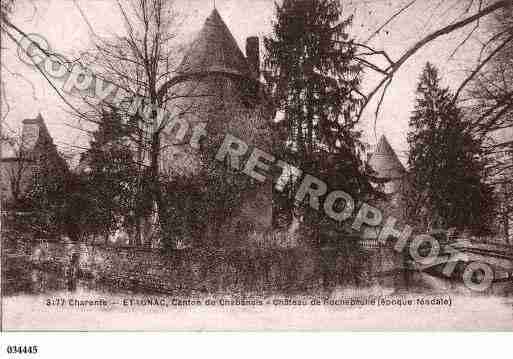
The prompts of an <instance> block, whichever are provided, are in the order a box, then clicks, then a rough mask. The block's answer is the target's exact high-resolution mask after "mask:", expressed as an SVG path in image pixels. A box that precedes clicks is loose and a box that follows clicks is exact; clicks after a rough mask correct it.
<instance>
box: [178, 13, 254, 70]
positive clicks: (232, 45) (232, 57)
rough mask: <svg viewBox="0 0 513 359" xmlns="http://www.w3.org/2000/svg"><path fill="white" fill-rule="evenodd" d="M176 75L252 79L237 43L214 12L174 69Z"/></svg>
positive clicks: (219, 16)
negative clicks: (216, 75) (214, 75)
mask: <svg viewBox="0 0 513 359" xmlns="http://www.w3.org/2000/svg"><path fill="white" fill-rule="evenodd" d="M177 72H178V74H179V75H192V74H201V73H209V72H221V73H227V74H234V75H238V76H243V77H246V78H251V70H250V67H249V65H248V62H247V61H246V58H245V57H244V54H243V53H242V51H241V50H240V48H239V46H238V45H237V41H235V38H234V37H233V35H232V33H231V32H230V30H229V29H228V27H227V26H226V24H225V22H224V21H223V19H222V18H221V15H219V12H218V11H217V10H216V9H214V10H213V11H212V13H211V14H210V16H209V17H208V18H207V20H206V21H205V24H204V25H203V28H202V29H201V31H200V32H199V34H198V35H197V37H196V39H195V40H194V42H193V43H192V45H191V47H190V48H189V50H188V51H187V53H186V54H185V57H184V59H183V60H182V63H181V64H180V66H179V67H178V70H177Z"/></svg>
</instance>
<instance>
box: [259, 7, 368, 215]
mask: <svg viewBox="0 0 513 359" xmlns="http://www.w3.org/2000/svg"><path fill="white" fill-rule="evenodd" d="M276 16H277V19H276V22H275V23H274V27H273V30H274V31H273V36H272V37H270V38H266V39H265V48H266V52H267V57H266V61H265V65H266V68H267V70H266V72H265V74H266V80H267V83H268V84H269V85H270V91H271V93H272V95H273V97H274V100H275V102H276V104H277V106H278V111H279V113H281V114H282V115H283V116H280V117H282V120H281V121H279V122H278V123H277V124H276V126H275V131H276V132H277V133H276V134H275V137H276V138H277V141H276V142H277V143H276V144H275V147H276V149H275V150H276V151H277V152H278V153H280V156H281V157H282V158H283V157H285V159H286V160H287V161H289V162H292V163H294V164H295V165H297V166H298V167H300V168H301V169H302V170H303V171H307V172H310V173H315V174H316V175H317V176H319V177H320V178H322V179H323V180H325V181H326V182H327V183H328V184H329V185H332V186H336V187H337V188H340V186H341V185H344V186H345V188H343V189H344V190H345V191H347V192H348V193H350V194H351V195H353V196H354V197H355V198H362V197H364V196H365V195H366V194H368V193H369V192H371V191H372V188H371V186H370V184H369V181H368V178H369V177H368V176H367V173H366V169H365V168H364V166H363V162H362V160H361V158H360V156H359V151H360V150H361V149H363V147H362V144H361V142H360V137H361V133H360V132H359V131H357V130H356V128H355V126H356V124H357V116H356V113H357V110H358V109H359V107H360V106H361V104H362V96H361V95H360V91H359V87H360V82H361V74H362V70H361V66H360V65H359V64H358V63H357V61H356V60H355V56H356V53H355V52H356V51H355V46H354V45H353V43H352V40H350V38H349V34H348V33H347V28H348V27H349V26H350V24H351V21H352V18H351V17H349V18H347V19H343V18H342V11H341V6H340V2H339V1H336V0H285V1H284V2H283V4H282V5H281V6H280V5H276ZM290 192H291V193H293V192H294V189H293V188H292V189H291V191H290ZM289 197H290V196H289ZM280 200H281V199H277V201H280ZM290 200H293V199H291V198H288V199H287V198H285V201H290ZM279 207H280V208H291V206H289V205H287V204H286V203H283V204H280V205H279ZM285 217H287V215H285Z"/></svg>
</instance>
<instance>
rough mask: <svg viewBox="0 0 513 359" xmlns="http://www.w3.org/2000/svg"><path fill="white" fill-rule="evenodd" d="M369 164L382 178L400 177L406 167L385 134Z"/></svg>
mask: <svg viewBox="0 0 513 359" xmlns="http://www.w3.org/2000/svg"><path fill="white" fill-rule="evenodd" d="M369 165H370V166H371V167H372V168H373V169H374V171H376V172H377V175H378V177H380V178H390V179H393V178H400V177H402V176H403V175H404V174H405V172H406V169H405V168H404V166H403V164H402V163H401V161H399V158H398V157H397V154H396V153H395V151H394V149H393V148H392V146H390V143H389V142H388V140H387V138H386V137H385V136H384V135H383V136H381V138H380V139H379V142H378V145H377V146H376V150H375V151H374V153H373V154H372V156H371V158H370V160H369Z"/></svg>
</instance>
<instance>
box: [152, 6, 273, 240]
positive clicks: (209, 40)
mask: <svg viewBox="0 0 513 359" xmlns="http://www.w3.org/2000/svg"><path fill="white" fill-rule="evenodd" d="M257 42H258V39H256V38H254V37H252V38H250V39H248V46H247V50H248V59H249V60H248V59H246V57H245V56H244V54H243V53H242V51H241V50H240V48H239V47H238V45H237V43H236V41H235V39H234V38H233V36H232V34H231V33H230V31H229V29H228V27H227V26H226V24H225V23H224V21H223V19H222V18H221V16H220V15H219V13H218V12H217V10H214V11H213V12H212V13H211V15H210V16H209V17H208V18H207V20H206V22H205V24H204V26H203V28H202V30H201V31H200V32H199V34H198V36H197V38H196V39H195V40H194V42H193V43H192V45H191V46H190V48H189V50H188V52H187V53H186V55H185V56H184V59H183V61H182V63H181V65H180V66H179V68H178V70H177V74H178V75H177V77H176V78H175V80H174V81H173V83H172V85H171V86H170V87H169V88H168V90H167V91H168V96H169V97H171V98H173V100H171V101H170V102H169V105H168V111H169V112H170V113H171V118H179V119H181V120H185V121H186V122H187V123H188V124H189V126H190V127H191V128H192V127H194V126H198V125H204V126H205V129H206V131H207V136H206V138H205V139H204V141H203V142H202V148H201V150H196V149H193V148H191V146H190V145H189V144H188V143H187V144H183V143H180V142H178V141H176V129H175V128H168V129H166V130H165V131H164V132H163V134H162V137H161V142H162V147H163V148H165V150H164V152H163V153H162V156H161V158H162V161H161V164H160V168H161V172H162V173H163V174H165V175H166V176H170V177H172V176H173V175H175V174H181V175H187V176H191V177H194V175H195V174H197V173H198V169H199V168H201V166H202V158H203V157H201V156H200V154H199V151H203V152H205V151H211V150H213V151H215V149H216V148H218V146H219V145H220V142H221V141H222V139H223V138H224V137H225V136H226V135H228V134H229V135H232V136H235V137H237V138H239V139H241V140H243V141H244V142H245V143H247V144H248V145H249V146H250V148H253V147H257V148H259V149H260V150H263V151H266V152H271V141H270V123H271V121H272V119H273V117H274V112H273V108H272V106H271V105H270V103H269V101H268V100H267V98H266V96H265V94H264V92H263V90H262V86H261V83H260V82H259V75H258V63H259V59H258V51H257V47H258V45H257V44H256V43H257ZM203 161H204V159H203ZM243 192H244V193H242V195H243V197H244V203H243V205H242V206H241V207H240V208H235V209H233V208H232V209H233V213H234V214H233V216H232V217H231V218H227V219H226V226H223V227H226V228H224V229H223V231H224V232H234V231H236V230H237V228H236V227H243V228H251V229H252V230H253V231H255V232H258V233H264V232H265V231H266V230H268V229H269V228H270V226H271V221H272V218H271V217H272V183H266V184H264V185H262V186H258V188H257V189H249V188H248V189H247V190H243ZM193 205H195V204H193Z"/></svg>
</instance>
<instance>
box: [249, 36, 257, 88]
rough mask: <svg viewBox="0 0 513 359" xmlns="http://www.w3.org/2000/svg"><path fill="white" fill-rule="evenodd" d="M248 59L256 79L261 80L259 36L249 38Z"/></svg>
mask: <svg viewBox="0 0 513 359" xmlns="http://www.w3.org/2000/svg"><path fill="white" fill-rule="evenodd" d="M246 58H247V59H248V64H249V68H250V69H251V71H252V72H253V73H254V74H255V76H256V78H257V79H259V78H260V43H259V40H258V37H257V36H251V37H248V38H247V40H246Z"/></svg>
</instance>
